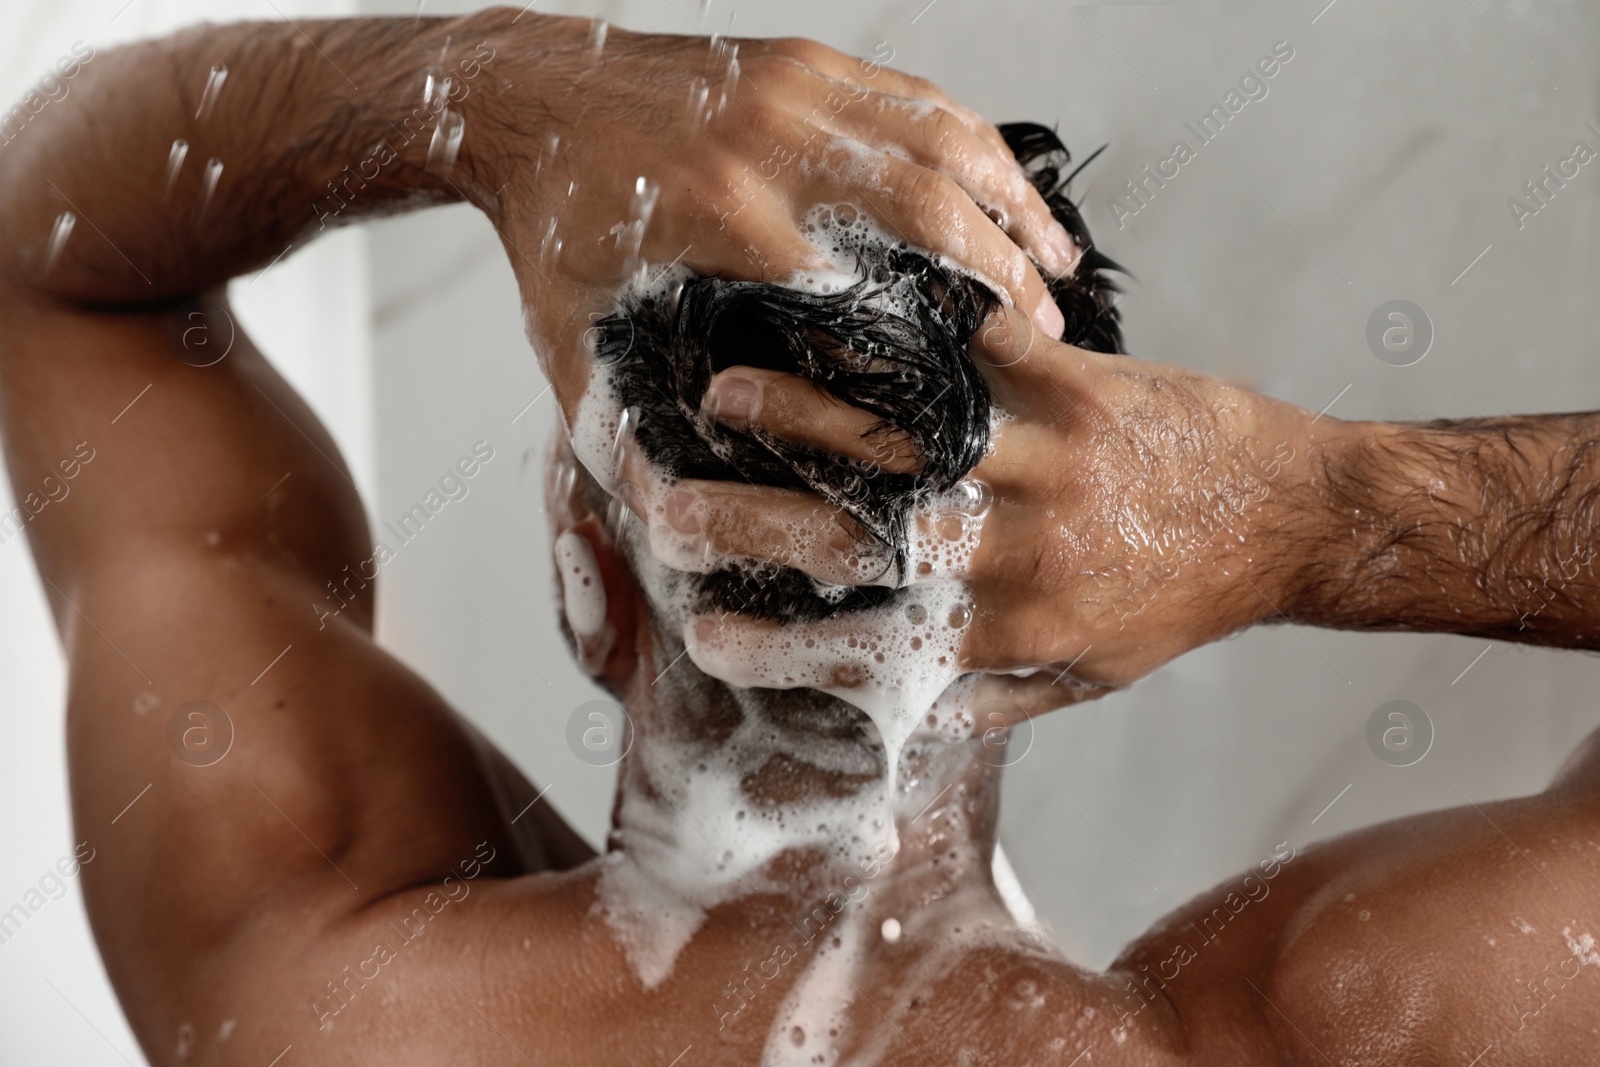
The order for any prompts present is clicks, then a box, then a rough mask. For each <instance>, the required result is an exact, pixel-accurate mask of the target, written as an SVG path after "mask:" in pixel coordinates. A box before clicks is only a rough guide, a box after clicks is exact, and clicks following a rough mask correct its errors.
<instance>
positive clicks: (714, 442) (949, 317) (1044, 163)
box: [591, 123, 1122, 619]
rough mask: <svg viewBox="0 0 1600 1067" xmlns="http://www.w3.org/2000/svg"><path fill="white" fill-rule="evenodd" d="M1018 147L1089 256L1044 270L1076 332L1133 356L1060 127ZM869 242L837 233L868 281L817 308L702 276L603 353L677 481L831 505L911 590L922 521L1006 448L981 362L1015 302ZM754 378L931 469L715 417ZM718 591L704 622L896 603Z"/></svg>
mask: <svg viewBox="0 0 1600 1067" xmlns="http://www.w3.org/2000/svg"><path fill="white" fill-rule="evenodd" d="M1000 132H1001V134H1002V135H1004V137H1005V139H1006V143H1007V144H1008V145H1010V146H1011V150H1012V152H1013V153H1015V155H1016V157H1017V159H1018V161H1019V162H1021V163H1022V165H1023V166H1024V168H1025V169H1026V170H1027V172H1028V175H1029V178H1030V179H1031V180H1032V182H1033V184H1034V186H1035V188H1037V189H1038V190H1039V192H1040V193H1041V194H1042V195H1043V197H1044V199H1045V202H1046V203H1047V204H1048V205H1049V207H1050V210H1051V212H1052V213H1053V214H1054V215H1055V217H1056V219H1057V220H1058V221H1060V222H1061V224H1062V225H1063V226H1065V227H1066V229H1067V232H1068V233H1070V234H1071V235H1072V238H1073V240H1074V241H1075V242H1076V243H1077V245H1078V247H1079V248H1080V249H1084V250H1085V252H1084V254H1083V257H1082V259H1081V261H1080V262H1079V265H1078V268H1077V270H1076V271H1075V272H1073V273H1072V274H1071V275H1070V276H1069V277H1066V278H1060V279H1054V280H1051V278H1050V276H1049V274H1048V273H1045V272H1042V271H1041V273H1042V274H1044V277H1045V278H1046V281H1047V284H1048V285H1049V288H1050V293H1051V295H1052V296H1053V297H1054V298H1055V301H1056V304H1057V305H1058V306H1059V307H1060V308H1061V313H1062V315H1063V316H1064V317H1065V319H1066V324H1067V326H1066V332H1065V334H1064V336H1063V339H1064V340H1066V341H1067V342H1069V343H1071V344H1075V345H1078V346H1080V347H1083V348H1088V349H1093V350H1095V351H1099V352H1120V351H1122V331H1121V326H1120V316H1119V314H1118V312H1117V308H1116V306H1115V304H1114V303H1113V294H1115V293H1116V292H1117V286H1116V285H1115V284H1114V283H1113V282H1112V281H1111V279H1110V278H1109V276H1108V272H1109V271H1112V270H1118V269H1120V268H1119V267H1118V266H1117V265H1116V264H1115V263H1114V262H1112V261H1111V260H1110V259H1108V258H1106V257H1105V256H1104V255H1102V254H1101V253H1100V252H1099V251H1098V250H1097V249H1096V248H1095V247H1094V244H1093V242H1092V241H1091V240H1090V238H1089V232H1088V229H1087V227H1086V226H1085V225H1084V221H1083V216H1082V215H1081V214H1080V213H1079V211H1078V208H1077V205H1076V204H1074V203H1073V202H1072V200H1071V199H1069V197H1068V195H1067V186H1068V184H1069V183H1070V182H1071V180H1072V178H1073V177H1074V176H1075V175H1076V174H1077V170H1074V171H1072V172H1071V173H1070V174H1064V173H1063V172H1064V170H1065V168H1066V166H1067V164H1068V163H1069V162H1070V161H1071V155H1070V154H1069V153H1068V151H1067V149H1066V147H1065V146H1064V145H1063V144H1062V143H1061V141H1060V139H1059V138H1058V137H1057V136H1056V134H1055V132H1054V131H1053V130H1051V129H1049V128H1047V127H1044V126H1039V125H1035V124H1033V123H1015V124H1011V125H1006V126H1001V127H1000ZM1098 154H1099V153H1098V152H1096V153H1095V155H1098ZM1093 159H1094V156H1090V157H1089V159H1088V160H1086V161H1085V162H1084V164H1083V165H1087V163H1088V162H1090V161H1092V160H1093ZM1078 169H1079V170H1081V169H1082V165H1080V167H1079V168H1078ZM830 231H831V232H830ZM852 232H854V231H852V230H851V227H850V225H849V223H848V222H841V221H829V220H823V222H821V223H820V224H819V229H818V232H817V233H816V234H815V235H814V236H815V239H816V240H818V242H819V243H820V244H827V243H829V241H830V239H831V240H832V242H833V244H834V251H836V252H840V251H843V252H853V253H854V255H855V257H856V260H857V272H858V275H859V277H860V280H859V281H857V282H855V283H854V284H853V285H850V286H848V287H847V288H843V289H839V290H835V291H832V292H820V293H819V292H804V291H801V290H798V289H792V288H787V287H785V286H781V285H775V284H771V283H767V282H739V281H725V280H723V279H720V278H714V277H703V276H694V277H691V278H689V279H688V280H686V281H684V282H683V283H682V284H681V285H680V286H677V287H675V288H674V290H673V291H671V292H667V293H659V292H656V293H651V294H649V295H643V296H634V297H629V298H627V299H625V300H624V301H623V304H622V307H621V309H620V311H618V312H617V313H615V314H612V315H610V316H608V317H607V318H605V319H603V320H602V321H601V322H599V323H598V324H597V329H596V330H595V331H594V332H593V334H592V335H591V341H592V344H593V346H594V352H595V355H596V358H597V359H598V360H599V361H600V362H601V363H603V364H606V365H609V366H610V367H611V368H612V369H613V371H614V373H613V376H612V377H613V383H614V385H615V388H616V389H617V392H618V400H619V401H620V403H621V404H622V406H623V407H624V408H625V409H628V410H630V411H631V413H632V414H631V416H630V418H631V419H632V420H634V421H633V426H634V427H635V429H634V433H635V434H636V437H637V440H638V443H639V446H640V448H641V449H642V450H643V452H644V454H645V455H646V456H647V457H648V458H649V459H650V460H651V462H653V463H654V464H656V465H657V466H659V467H661V468H664V469H665V470H666V471H667V472H668V473H669V474H671V475H673V476H674V477H677V478H705V479H713V480H719V481H747V482H753V483H758V484H763V485H770V486H777V487H781V488H792V489H806V490H810V491H811V492H814V493H817V494H818V495H820V496H822V497H823V498H824V499H826V500H828V501H829V502H830V503H832V504H835V505H837V506H838V507H839V508H841V509H842V510H843V511H845V512H846V513H847V514H849V515H850V516H851V517H852V518H853V519H854V520H855V521H856V522H857V523H858V524H859V525H860V527H861V528H862V529H863V530H865V531H866V532H867V535H868V537H869V538H871V539H873V540H875V541H876V542H877V545H876V546H874V547H875V548H876V549H877V550H879V551H881V552H882V554H883V558H884V560H885V566H886V567H893V568H895V569H896V574H900V573H903V567H904V563H905V553H906V527H907V521H908V517H909V515H910V513H911V510H912V508H913V507H915V506H916V505H917V504H918V503H919V502H921V501H922V500H924V499H926V498H927V497H929V496H930V495H933V494H935V493H939V492H943V491H945V490H948V489H950V488H951V487H952V486H954V485H955V483H956V482H958V481H959V480H960V479H961V478H962V477H963V476H965V475H966V474H967V472H968V471H970V470H971V469H972V468H973V467H974V466H975V465H976V464H977V463H978V461H979V460H980V459H981V458H982V457H983V454H984V450H985V449H986V448H987V446H988V443H989V407H990V400H989V390H988V386H987V385H986V383H985V382H984V379H983V377H982V375H981V374H980V373H979V371H978V368H977V367H976V366H975V365H974V363H973V361H972V357H971V355H970V354H969V352H968V346H969V345H970V343H971V342H972V340H973V337H974V336H975V335H976V334H977V332H978V330H979V329H980V328H981V326H982V324H983V322H984V319H985V318H986V317H987V316H988V315H989V314H990V313H991V312H992V311H994V310H995V309H996V308H998V307H999V305H1000V300H999V298H998V297H997V296H996V295H995V293H994V292H993V291H991V290H990V289H989V288H988V287H987V286H986V285H984V284H983V283H982V282H979V281H977V280H975V279H974V278H972V277H970V276H968V275H966V274H963V273H960V272H959V271H956V270H953V269H951V268H949V267H947V266H945V265H944V264H942V263H941V262H939V261H938V260H935V259H933V258H932V257H930V256H928V255H927V254H926V253H924V252H922V251H919V250H918V249H915V248H911V247H908V246H906V245H905V244H903V243H901V244H897V245H894V246H890V247H883V246H881V245H877V244H873V243H870V242H867V243H862V242H860V241H856V240H852V239H851V237H850V234H851V233H852ZM740 365H742V366H753V367H759V368H764V369H768V370H775V371H783V372H787V373H789V374H796V375H799V376H801V377H804V378H807V379H809V380H810V381H812V382H813V383H815V384H816V385H817V386H818V387H819V388H822V389H825V390H827V391H828V392H829V393H831V394H833V395H834V396H835V397H837V398H839V399H840V400H842V401H844V402H846V403H849V404H852V405H854V406H855V407H858V408H862V409H864V410H866V411H868V412H870V413H871V414H873V415H875V416H877V418H878V420H879V423H878V428H886V429H893V430H898V431H900V432H901V433H902V434H904V436H905V438H906V439H907V440H908V441H909V442H910V444H911V445H912V446H914V448H915V450H916V454H917V455H918V456H919V457H920V458H921V460H922V469H921V470H920V471H918V472H917V473H915V474H894V473H888V472H885V471H883V470H880V469H878V468H876V467H873V466H870V465H868V464H864V463H858V462H855V461H852V460H848V459H844V458H842V457H839V456H836V455H834V454H832V453H828V452H823V451H820V450H818V449H814V448H808V447H805V446H802V445H796V444H792V443H790V442H787V441H783V440H779V439H777V438H774V437H772V436H771V435H769V434H766V433H763V432H761V431H753V432H738V431H734V430H730V429H728V428H726V427H724V426H722V425H720V424H718V423H715V422H713V421H711V420H709V419H707V418H706V417H705V416H704V415H702V414H701V411H700V406H701V400H702V398H703V397H704V396H705V392H706V388H707V386H708V385H709V383H710V381H711V378H712V376H713V375H715V374H716V373H717V372H718V371H721V370H724V369H726V368H728V367H732V366H740ZM700 588H701V597H700V599H701V603H700V605H699V608H700V610H703V611H717V612H727V611H738V612H743V613H745V614H749V615H754V616H757V617H762V618H787V619H818V618H825V617H828V616H830V615H834V614H837V613H839V612H842V611H849V610H856V609H859V608H864V607H869V606H874V605H877V604H881V603H883V602H884V601H885V600H886V599H888V598H889V597H891V596H892V595H893V590H892V589H890V588H886V587H883V586H864V587H858V588H852V589H848V590H844V589H830V588H825V587H822V586H820V585H819V584H818V583H816V582H814V581H813V580H812V579H811V578H810V577H808V576H807V575H805V574H804V573H802V572H800V571H798V570H794V569H792V568H787V567H780V566H778V565H776V564H758V563H751V564H748V565H743V566H728V567H724V568H722V569H721V570H718V571H716V572H714V573H712V574H709V575H706V576H704V577H703V578H702V579H700Z"/></svg>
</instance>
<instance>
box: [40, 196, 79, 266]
mask: <svg viewBox="0 0 1600 1067" xmlns="http://www.w3.org/2000/svg"><path fill="white" fill-rule="evenodd" d="M77 224H78V216H76V215H74V214H73V213H72V212H70V211H63V212H62V213H61V214H59V215H57V216H56V224H55V225H54V226H53V227H51V229H50V243H49V244H47V245H46V246H45V250H44V273H46V274H49V273H50V272H51V271H53V270H55V269H56V261H57V260H59V259H60V258H61V250H62V249H63V248H65V247H67V238H69V237H71V236H72V228H73V227H74V226H76V225H77Z"/></svg>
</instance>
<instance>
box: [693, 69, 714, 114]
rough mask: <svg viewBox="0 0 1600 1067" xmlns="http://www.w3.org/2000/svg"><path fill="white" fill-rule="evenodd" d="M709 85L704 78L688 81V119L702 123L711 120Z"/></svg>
mask: <svg viewBox="0 0 1600 1067" xmlns="http://www.w3.org/2000/svg"><path fill="white" fill-rule="evenodd" d="M710 99H711V86H709V85H707V84H706V80H705V79H704V78H696V79H695V80H694V81H692V82H690V83H689V121H690V122H694V123H704V122H709V121H710V120H711V108H710Z"/></svg>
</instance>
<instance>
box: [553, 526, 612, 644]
mask: <svg viewBox="0 0 1600 1067" xmlns="http://www.w3.org/2000/svg"><path fill="white" fill-rule="evenodd" d="M555 554H556V571H557V573H559V574H560V575H561V601H562V606H563V608H564V609H565V610H566V613H567V625H568V626H571V627H572V632H573V633H574V634H576V635H577V636H578V637H579V638H594V637H598V636H600V633H601V631H602V630H604V629H605V624H606V587H605V583H604V582H603V581H601V579H600V567H599V565H598V564H597V563H596V562H595V558H594V549H592V548H590V547H589V542H588V541H585V540H584V539H583V538H582V537H580V536H579V535H577V534H575V533H573V532H572V531H571V530H568V531H566V532H565V533H563V534H562V535H561V536H560V537H558V538H556V544H555Z"/></svg>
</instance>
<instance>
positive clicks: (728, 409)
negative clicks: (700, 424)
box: [706, 377, 761, 426]
mask: <svg viewBox="0 0 1600 1067" xmlns="http://www.w3.org/2000/svg"><path fill="white" fill-rule="evenodd" d="M706 407H707V410H708V411H709V412H710V414H711V417H712V418H715V419H719V420H721V421H722V422H726V423H730V424H733V425H736V426H745V425H748V424H749V422H750V420H751V419H753V418H755V415H756V412H757V411H758V410H760V408H761V386H759V385H757V384H756V383H755V382H753V381H751V380H750V379H749V378H738V377H734V378H718V379H717V380H716V381H715V382H713V383H712V384H711V389H710V391H709V392H707V393H706Z"/></svg>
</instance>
